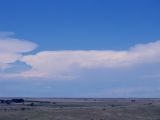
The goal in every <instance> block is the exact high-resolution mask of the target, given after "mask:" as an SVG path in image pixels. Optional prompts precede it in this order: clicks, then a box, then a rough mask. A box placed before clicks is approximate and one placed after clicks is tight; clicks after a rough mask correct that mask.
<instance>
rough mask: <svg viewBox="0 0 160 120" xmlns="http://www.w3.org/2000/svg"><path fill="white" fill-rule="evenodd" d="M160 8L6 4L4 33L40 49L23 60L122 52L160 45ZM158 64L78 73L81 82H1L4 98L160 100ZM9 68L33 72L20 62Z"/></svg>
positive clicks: (0, 14) (1, 7)
mask: <svg viewBox="0 0 160 120" xmlns="http://www.w3.org/2000/svg"><path fill="white" fill-rule="evenodd" d="M159 6H160V1H159V0H132V1H129V0H39V1H38V0H37V1H36V0H1V1H0V31H1V32H14V33H15V35H13V36H12V37H10V38H17V39H20V40H22V41H23V39H25V40H27V41H30V42H32V43H35V44H36V45H37V46H38V47H37V48H36V49H35V50H30V51H29V53H23V54H37V53H39V52H41V51H64V50H72V51H77V50H84V51H86V50H97V51H101V50H114V51H123V50H128V49H130V48H132V47H134V46H135V45H137V44H144V45H145V44H148V43H152V42H155V41H157V40H160V14H159V13H160V7H159ZM0 54H1V51H0ZM62 59H63V58H62ZM148 59H149V58H148ZM155 59H157V61H158V62H157V61H156V62H155V61H153V62H150V63H144V64H142V63H141V64H138V65H135V66H134V67H129V68H127V70H126V69H123V70H119V69H116V70H115V69H108V68H107V69H106V68H101V67H100V68H99V67H98V68H93V69H83V70H79V69H78V70H77V68H76V70H75V71H74V72H75V74H76V75H78V76H79V77H78V78H75V79H74V80H65V79H62V80H58V79H56V80H55V78H54V80H51V79H53V78H50V79H44V78H43V80H41V78H39V77H37V78H24V79H23V78H19V77H17V78H12V79H11V80H10V78H3V77H0V79H1V80H0V96H36V97H160V88H159V85H160V81H159V80H160V75H159V72H160V69H159V66H160V63H159V61H160V59H159V57H155ZM9 64H12V67H11V68H9V69H8V68H7V69H6V70H0V72H1V73H6V74H10V72H13V71H14V72H15V71H16V72H19V71H25V70H28V69H31V68H30V67H32V66H29V65H27V63H24V61H19V60H17V61H16V62H13V63H9ZM59 67H61V66H59ZM74 67H77V66H74ZM147 75H148V76H147ZM146 76H147V77H146Z"/></svg>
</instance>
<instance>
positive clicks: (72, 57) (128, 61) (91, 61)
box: [21, 41, 160, 79]
mask: <svg viewBox="0 0 160 120" xmlns="http://www.w3.org/2000/svg"><path fill="white" fill-rule="evenodd" d="M21 61H23V62H24V63H26V64H28V65H30V66H31V69H30V70H29V71H26V72H23V73H21V76H23V77H40V78H49V79H59V78H61V79H71V78H72V77H73V76H74V75H73V74H72V73H74V71H76V70H84V69H96V68H106V69H119V68H126V67H132V66H134V65H140V64H144V63H154V62H160V41H156V42H151V43H148V44H138V45H135V46H133V47H131V48H130V49H129V50H125V51H113V50H104V51H99V50H89V51H84V50H80V51H75V50H70V51H42V52H39V53H37V54H35V55H26V56H23V58H22V59H21Z"/></svg>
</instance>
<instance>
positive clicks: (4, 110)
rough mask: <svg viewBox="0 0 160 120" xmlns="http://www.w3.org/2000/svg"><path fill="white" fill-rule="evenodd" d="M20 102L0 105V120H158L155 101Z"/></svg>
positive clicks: (159, 104)
mask: <svg viewBox="0 0 160 120" xmlns="http://www.w3.org/2000/svg"><path fill="white" fill-rule="evenodd" d="M0 99H1V100H2V99H5V100H6V99H7V100H8V99H12V98H0ZM23 99H24V102H23V103H9V104H6V103H0V120H160V99H156V98H154V99H147V98H145V99H144V98H143V99H142V98H141V99H134V98H128V99H124V98H23Z"/></svg>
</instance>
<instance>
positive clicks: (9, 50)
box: [0, 32, 37, 69]
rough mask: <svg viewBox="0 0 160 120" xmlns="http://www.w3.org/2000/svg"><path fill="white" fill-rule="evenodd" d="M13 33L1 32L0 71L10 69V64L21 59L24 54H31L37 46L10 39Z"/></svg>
mask: <svg viewBox="0 0 160 120" xmlns="http://www.w3.org/2000/svg"><path fill="white" fill-rule="evenodd" d="M12 34H13V33H12V32H0V69H5V68H8V67H9V64H11V63H14V62H16V61H18V60H20V59H21V57H22V53H26V52H30V51H32V50H34V49H35V48H36V46H37V45H36V44H34V43H32V42H29V41H25V40H21V39H15V38H12V37H10V36H9V35H12Z"/></svg>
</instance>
